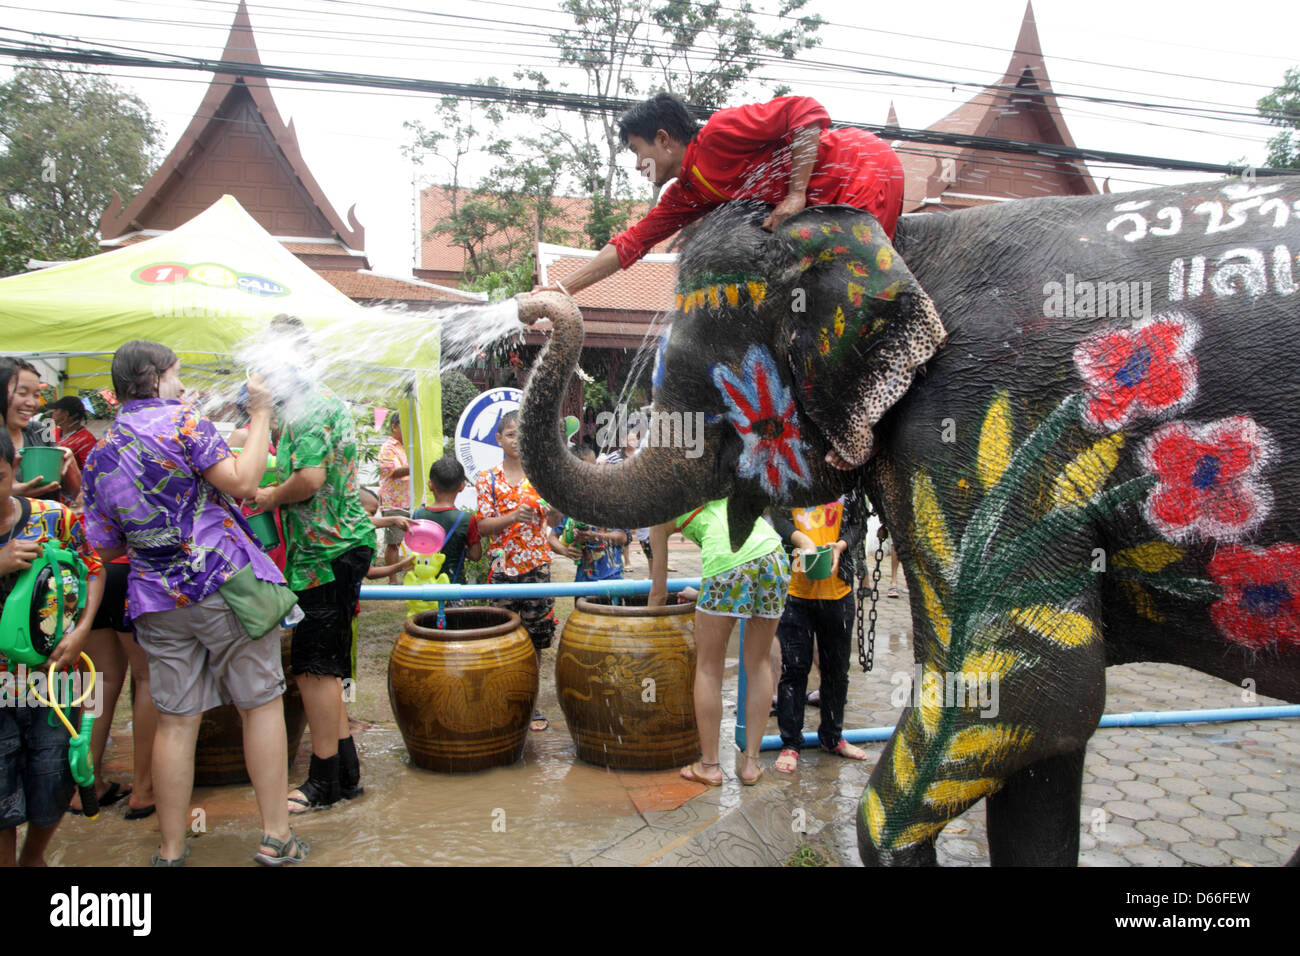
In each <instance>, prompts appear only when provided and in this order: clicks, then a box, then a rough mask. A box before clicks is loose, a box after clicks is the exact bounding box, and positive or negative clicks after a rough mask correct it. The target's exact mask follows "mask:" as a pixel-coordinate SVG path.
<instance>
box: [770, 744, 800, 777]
mask: <svg viewBox="0 0 1300 956" xmlns="http://www.w3.org/2000/svg"><path fill="white" fill-rule="evenodd" d="M786 757H793V758H794V763H792V764H789V765H788V766H785V767H783V766H781V761H782V760H784V759H785V758H786ZM772 769H774V770H775V771H776V772H777V773H794V772H795V771H796V770H798V769H799V751H797V750H795V749H793V748H791V747H786V748H785V749H784V750H782V751H781V753H780V755H778V756H777V758H776V763H774V764H772Z"/></svg>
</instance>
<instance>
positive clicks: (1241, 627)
mask: <svg viewBox="0 0 1300 956" xmlns="http://www.w3.org/2000/svg"><path fill="white" fill-rule="evenodd" d="M1210 577H1211V578H1213V579H1214V583H1215V584H1217V585H1219V587H1221V588H1223V597H1222V598H1220V599H1219V600H1218V601H1216V602H1214V604H1212V605H1210V619H1211V620H1213V621H1214V624H1215V626H1216V627H1217V628H1218V629H1219V631H1220V632H1221V633H1222V634H1223V636H1224V637H1226V638H1227V639H1228V640H1230V641H1232V642H1234V643H1236V644H1244V645H1246V646H1247V647H1253V648H1265V647H1269V646H1271V645H1272V644H1274V643H1279V644H1291V645H1300V545H1294V544H1275V545H1273V547H1271V548H1244V547H1238V546H1235V545H1234V546H1229V547H1226V548H1219V549H1218V550H1217V551H1216V552H1215V554H1214V557H1213V558H1211V559H1210Z"/></svg>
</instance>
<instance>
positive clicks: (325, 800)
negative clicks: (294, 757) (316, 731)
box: [289, 754, 343, 816]
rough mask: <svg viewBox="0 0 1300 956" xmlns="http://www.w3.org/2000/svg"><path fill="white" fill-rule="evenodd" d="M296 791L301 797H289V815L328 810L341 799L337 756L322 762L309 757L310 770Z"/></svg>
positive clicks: (314, 756)
mask: <svg viewBox="0 0 1300 956" xmlns="http://www.w3.org/2000/svg"><path fill="white" fill-rule="evenodd" d="M298 790H299V791H300V792H301V793H302V796H301V797H290V798H289V802H290V803H292V804H293V806H294V808H293V809H292V810H290V811H289V814H290V815H291V816H292V815H295V814H299V813H310V812H312V811H313V810H328V809H329V808H330V807H332V806H334V804H336V803H338V802H339V800H341V799H342V798H343V794H342V788H341V787H340V786H339V755H338V754H335V755H334V756H333V757H329V758H327V759H325V760H322V759H321V758H320V757H317V756H316V755H315V754H312V755H311V769H310V770H309V771H308V773H307V782H306V783H304V784H303V785H302V786H301V787H299V788H298Z"/></svg>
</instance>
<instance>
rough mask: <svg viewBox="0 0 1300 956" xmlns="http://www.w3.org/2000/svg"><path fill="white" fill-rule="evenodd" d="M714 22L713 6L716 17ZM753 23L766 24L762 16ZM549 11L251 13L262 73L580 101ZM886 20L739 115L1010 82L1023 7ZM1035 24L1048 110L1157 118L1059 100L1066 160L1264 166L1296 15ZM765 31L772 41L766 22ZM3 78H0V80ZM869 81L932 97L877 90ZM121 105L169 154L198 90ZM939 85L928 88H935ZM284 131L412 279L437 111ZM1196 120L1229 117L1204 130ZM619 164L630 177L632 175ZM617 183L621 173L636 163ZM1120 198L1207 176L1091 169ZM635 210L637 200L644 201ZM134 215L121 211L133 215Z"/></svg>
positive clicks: (835, 107) (338, 105)
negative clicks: (156, 129)
mask: <svg viewBox="0 0 1300 956" xmlns="http://www.w3.org/2000/svg"><path fill="white" fill-rule="evenodd" d="M724 2H725V0H724ZM759 5H763V6H769V7H770V6H773V5H774V4H771V3H768V4H762V2H761V0H760V3H759ZM553 6H554V4H551V3H546V2H544V0H515V2H487V0H457V2H450V0H376V2H374V3H362V2H344V0H273V2H254V3H252V4H250V7H249V10H250V15H251V18H252V23H253V30H254V33H255V36H256V38H257V42H258V46H259V49H260V51H261V56H262V61H263V62H264V63H266V64H268V65H276V66H280V65H283V66H292V67H299V68H318V69H326V70H348V71H353V72H361V73H375V74H383V75H389V76H400V77H420V78H424V79H432V80H446V81H455V82H472V81H474V80H476V79H480V78H484V77H487V76H488V75H496V76H497V77H499V78H500V79H502V80H503V81H508V82H513V81H510V79H509V77H510V74H511V73H512V72H513V70H515V69H517V68H518V67H519V66H521V65H526V66H531V67H534V68H543V69H546V70H547V72H548V74H549V75H550V76H551V78H552V82H553V83H554V84H556V85H558V84H559V83H561V82H565V81H567V82H568V83H569V84H570V89H573V90H575V91H577V92H581V91H583V88H582V85H581V79H580V77H576V76H572V75H569V74H566V73H564V72H563V71H561V70H560V69H559V68H558V67H556V66H555V65H554V55H553V52H552V50H553V48H552V47H551V46H550V45H549V44H548V42H547V40H546V34H547V32H548V30H549V29H550V28H553V27H555V26H558V25H560V24H562V23H563V22H564V18H563V17H561V16H560V15H558V14H556V13H554V12H553V10H552V9H551V8H552V7H553ZM885 7H886V5H881V4H865V3H861V2H856V0H855V2H836V0H813V2H812V3H811V4H810V7H809V9H810V10H812V11H814V12H817V13H820V14H821V16H823V17H824V18H825V19H826V20H828V21H830V24H831V25H829V26H827V27H824V28H823V30H822V34H821V35H822V37H823V42H822V46H821V47H820V48H817V49H814V50H811V51H807V52H806V53H805V54H803V56H802V57H801V59H802V60H806V61H809V63H808V64H807V65H800V64H793V63H780V64H774V65H772V66H770V67H764V68H762V69H760V71H759V73H760V76H761V80H759V81H758V82H756V83H754V84H753V86H752V87H751V95H750V96H749V97H745V98H738V99H737V102H743V101H745V100H746V99H748V100H751V101H753V100H760V99H765V98H766V95H765V94H766V93H767V91H769V90H770V89H771V88H772V87H773V86H774V85H775V84H776V83H785V84H787V85H789V86H791V87H793V88H794V92H797V93H801V94H806V95H811V96H815V97H817V98H818V99H819V100H821V101H822V102H823V103H824V104H825V105H826V107H827V108H828V109H829V110H830V113H831V115H832V117H834V118H835V119H837V120H846V121H859V122H883V121H884V118H885V114H886V111H887V110H888V107H889V104H890V102H891V101H892V102H893V103H894V104H895V107H896V109H897V111H898V117H899V121H900V123H901V125H902V126H904V127H925V126H928V125H930V124H931V123H933V122H935V121H936V120H938V119H939V118H941V117H942V116H943V115H944V114H946V113H947V112H949V111H950V110H952V109H953V108H954V107H956V106H957V105H959V104H960V103H962V102H964V101H965V100H967V99H969V98H970V97H971V96H972V95H974V92H975V91H974V90H973V89H971V88H970V87H968V86H966V87H964V86H961V85H957V84H962V83H976V84H982V83H992V82H994V81H995V80H997V79H999V78H1000V77H1001V76H1002V73H1003V72H1004V70H1005V69H1006V66H1007V62H1008V59H1009V55H1010V50H1011V49H1012V47H1013V46H1014V43H1015V40H1016V37H1017V35H1018V33H1019V30H1020V25H1021V21H1022V19H1023V17H1024V12H1025V4H1024V0H981V2H980V3H978V4H974V3H970V2H969V0H961V2H957V0H911V2H910V3H906V4H890V5H888V6H887V10H886V12H884V13H882V12H881V11H882V9H885ZM235 8H236V4H235V3H234V2H230V0H180V2H176V0H173V2H167V3H157V2H153V0H109V2H104V0H97V2H95V0H61V2H58V3H53V2H49V0H45V2H26V3H25V2H23V0H16V2H11V3H3V4H0V9H3V10H4V15H3V18H0V22H2V23H3V28H0V37H4V38H5V39H24V40H27V39H31V38H32V37H31V34H32V33H45V34H52V35H62V36H69V37H76V38H79V39H81V40H83V41H85V42H86V43H89V44H93V45H96V46H107V45H109V44H114V45H117V46H120V47H128V48H130V49H131V50H134V51H141V52H146V53H156V54H171V55H186V56H198V57H213V58H215V57H217V56H218V55H219V54H220V52H221V50H222V47H223V46H224V44H225V40H226V35H227V33H228V31H229V27H230V23H231V21H232V20H233V18H234V12H235ZM1034 13H1035V19H1036V22H1037V26H1038V33H1039V38H1040V40H1041V43H1042V48H1043V53H1044V56H1045V57H1046V61H1047V68H1048V72H1049V76H1050V78H1051V81H1052V85H1053V88H1054V89H1055V90H1056V92H1057V93H1058V94H1066V93H1071V94H1081V95H1085V96H1093V97H1103V98H1113V99H1125V100H1136V101H1141V102H1143V103H1148V104H1153V105H1154V104H1159V105H1160V106H1162V107H1164V108H1165V109H1166V110H1167V111H1157V110H1154V109H1150V108H1146V109H1136V108H1127V107H1120V106H1117V105H1113V104H1101V103H1095V102H1088V101H1085V100H1081V99H1071V98H1062V99H1061V100H1060V101H1059V103H1060V107H1061V110H1062V112H1063V114H1064V116H1065V119H1066V122H1067V124H1068V126H1069V128H1070V131H1071V133H1072V134H1073V136H1074V140H1075V143H1076V144H1077V145H1079V146H1085V147H1091V148H1096V149H1105V150H1114V151H1122V152H1128V153H1137V154H1143V155H1150V156H1159V157H1170V158H1177V159H1188V160H1199V161H1203V162H1214V163H1226V162H1234V161H1236V160H1238V159H1240V158H1243V157H1244V158H1245V159H1246V160H1247V161H1249V162H1255V163H1259V162H1262V160H1263V158H1264V155H1265V151H1266V150H1265V146H1264V143H1265V141H1266V140H1267V139H1268V137H1269V136H1270V135H1271V134H1272V130H1271V128H1270V127H1267V126H1264V125H1261V124H1260V123H1258V122H1257V121H1256V122H1252V121H1251V117H1252V116H1253V115H1254V113H1255V101H1256V100H1257V99H1258V98H1259V97H1260V96H1261V95H1264V94H1265V93H1267V92H1268V91H1269V90H1270V89H1272V88H1273V87H1274V86H1276V85H1277V84H1278V83H1280V82H1281V80H1282V77H1283V74H1284V72H1285V70H1286V69H1287V68H1288V67H1290V66H1296V65H1300V43H1297V37H1300V3H1296V2H1294V0H1264V2H1259V3H1253V4H1240V5H1233V4H1225V3H1223V2H1221V0H1218V2H1209V0H1180V2H1169V0H1158V2H1147V0H1143V2H1135V0H1083V2H1077V0H1036V2H1035V3H1034ZM762 23H763V25H764V26H769V25H772V21H771V20H768V21H762ZM13 62H14V61H12V60H9V59H7V58H3V59H0V77H4V78H7V77H8V76H9V75H10V74H11V73H12V65H13ZM854 68H857V69H858V70H860V69H862V68H867V69H875V70H893V71H897V72H900V73H908V74H915V75H918V76H921V77H925V78H926V79H908V78H896V77H880V76H875V75H867V74H863V73H861V72H855V71H854ZM107 72H109V73H110V75H111V76H112V78H113V79H114V80H115V81H116V82H118V83H120V84H122V85H123V86H126V87H128V88H130V89H132V90H134V91H135V92H136V93H137V94H138V95H139V96H140V97H141V98H142V99H143V100H144V101H145V102H146V103H147V104H148V106H149V108H150V109H151V111H152V112H153V115H154V116H155V118H156V119H157V120H159V121H160V123H161V124H162V125H163V127H164V129H165V139H166V146H167V147H168V148H170V147H171V146H172V145H173V144H174V143H175V142H176V140H177V138H179V136H180V135H181V133H182V132H183V131H184V129H185V126H186V124H187V123H188V122H189V120H190V118H191V116H193V114H194V111H195V109H196V108H197V106H198V104H199V101H200V99H201V98H202V96H203V93H204V90H205V89H206V87H207V84H208V82H209V79H210V77H208V76H207V75H204V74H200V73H195V72H179V71H139V70H127V69H124V68H118V69H113V70H110V71H107ZM936 81H941V82H936ZM271 86H272V90H273V92H274V95H275V99H276V103H277V104H278V106H279V109H280V113H281V115H282V116H283V117H284V119H285V120H286V122H287V121H288V120H290V119H292V120H293V121H294V124H295V128H296V130H297V133H298V139H299V142H300V144H301V146H302V151H303V155H304V156H305V157H306V160H307V163H308V164H309V166H310V167H311V170H312V172H313V174H314V175H315V176H316V178H317V180H318V181H319V182H320V184H321V185H322V187H323V188H324V190H325V192H326V194H327V195H328V196H329V198H330V199H331V201H332V202H333V203H334V205H335V207H336V209H337V210H338V212H339V214H340V215H342V216H346V214H347V209H348V207H349V206H351V205H352V204H353V203H356V205H357V217H358V219H359V220H360V222H361V223H362V225H364V226H365V228H366V244H367V249H366V251H367V253H368V254H369V256H370V259H371V263H372V265H373V267H374V268H375V270H376V271H379V272H384V273H388V274H393V275H407V274H409V270H410V268H411V266H412V263H413V253H414V235H415V219H414V216H415V205H414V190H413V188H412V181H413V176H414V175H415V172H414V170H413V169H412V166H411V164H410V163H409V161H408V160H406V159H405V157H403V156H402V154H401V146H402V145H403V144H404V143H406V142H408V140H409V135H408V134H407V133H406V131H404V130H403V129H402V121H403V120H407V119H419V118H422V117H423V118H425V119H426V120H427V119H428V118H429V115H430V113H431V110H432V105H433V103H434V102H435V98H434V97H431V96H415V95H407V94H400V93H392V92H387V91H375V90H367V91H359V90H350V89H347V88H341V87H336V86H320V85H312V84H301V85H300V84H286V83H280V82H272V84H271ZM1191 107H1196V108H1201V109H1207V110H1216V111H1222V113H1223V114H1242V115H1236V116H1230V115H1225V116H1224V118H1220V119H1213V118H1209V117H1207V116H1204V115H1196V114H1191V113H1188V112H1187V111H1186V110H1187V109H1188V108H1191ZM629 160H630V157H629ZM628 167H629V168H631V164H630V162H629V164H628ZM1093 172H1094V174H1095V175H1096V176H1097V177H1098V178H1099V180H1100V179H1101V178H1104V177H1107V176H1109V177H1110V178H1111V188H1112V189H1114V190H1116V191H1119V190H1125V189H1136V188H1142V187H1143V186H1145V185H1148V184H1158V183H1164V182H1173V181H1187V180H1189V179H1198V178H1212V177H1210V176H1205V175H1196V174H1193V175H1190V176H1189V175H1187V174H1180V175H1175V174H1167V173H1161V172H1158V171H1155V170H1145V169H1144V170H1133V169H1110V168H1102V167H1093ZM647 195H648V191H647ZM126 198H128V200H129V198H130V197H126Z"/></svg>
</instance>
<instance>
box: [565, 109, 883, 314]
mask: <svg viewBox="0 0 1300 956" xmlns="http://www.w3.org/2000/svg"><path fill="white" fill-rule="evenodd" d="M830 122H831V120H830V115H829V114H828V113H827V112H826V110H825V109H823V108H822V105H821V104H820V103H818V102H817V101H816V100H814V99H811V98H810V97H806V96H782V97H778V98H777V99H774V100H772V101H771V102H770V103H762V104H754V105H752V106H738V107H735V108H732V109H725V110H718V111H717V112H716V113H714V114H713V116H712V117H711V118H710V119H709V121H708V122H707V123H705V124H704V126H703V127H700V126H699V125H698V124H697V123H696V122H695V118H694V117H692V116H691V114H690V113H689V112H688V111H687V109H686V106H685V104H684V103H683V102H682V101H681V100H680V99H678V98H677V97H676V96H673V95H672V94H671V93H660V94H658V95H657V96H655V97H653V98H651V99H649V100H646V101H645V102H644V103H642V104H640V105H639V106H635V107H633V108H632V109H630V110H628V111H627V112H626V113H624V114H623V116H622V117H621V118H620V119H619V135H620V137H621V138H622V140H623V143H624V144H625V145H626V146H627V147H628V148H629V149H631V150H632V152H634V153H635V154H636V157H637V168H638V169H640V170H641V172H642V174H643V175H645V176H646V177H647V178H649V179H650V181H651V182H653V183H654V184H655V186H656V187H662V186H663V185H664V184H665V183H668V182H669V180H676V181H675V182H673V183H672V184H671V185H669V186H668V188H667V189H664V190H663V192H662V193H661V194H660V196H659V201H658V202H657V203H656V205H655V207H654V208H653V209H651V210H650V212H649V213H648V214H647V215H646V217H645V218H644V219H642V220H641V221H640V222H639V223H637V224H636V225H634V226H632V228H630V229H628V230H626V231H625V232H622V233H620V234H619V235H617V236H615V237H614V238H613V239H611V240H610V242H609V244H608V245H607V246H605V248H603V249H601V250H600V252H599V253H598V254H597V255H596V257H595V258H594V259H592V260H591V262H589V263H587V265H585V266H583V267H582V268H580V269H578V270H577V271H576V272H574V273H573V274H572V275H571V276H569V277H568V278H567V279H566V280H565V281H564V291H567V292H569V293H570V294H572V293H574V292H577V291H578V290H579V289H585V288H586V287H587V286H589V285H592V284H593V283H596V282H599V281H600V280H601V279H604V278H606V277H607V276H611V275H613V274H614V273H615V272H617V271H618V270H619V269H620V268H624V269H626V268H627V267H628V266H630V265H631V264H632V263H633V262H635V261H636V260H637V259H640V258H641V257H642V256H643V255H645V254H646V252H648V251H649V250H650V249H651V248H652V247H653V246H654V245H655V243H657V242H661V241H662V240H664V239H667V238H668V237H669V236H671V235H672V234H673V233H675V232H676V231H677V230H678V229H680V228H681V227H682V226H684V225H686V224H687V223H689V222H691V221H693V220H695V219H698V218H700V217H701V216H703V215H704V214H706V213H707V212H709V211H710V210H712V209H714V208H716V207H717V206H720V205H722V204H723V203H725V202H728V201H730V200H732V199H753V200H759V201H761V202H767V203H771V204H772V205H774V206H775V208H774V209H773V210H772V213H771V215H769V216H768V218H767V219H766V220H765V221H764V222H763V228H765V229H769V230H771V229H775V228H776V227H777V226H778V225H780V224H781V222H782V221H784V220H785V219H787V218H788V217H790V216H792V215H794V214H795V213H797V212H799V211H800V210H801V209H803V208H804V207H806V206H824V205H846V206H853V207H855V208H857V209H862V210H864V211H866V212H869V213H871V214H872V215H873V216H875V217H876V219H878V220H879V221H880V224H881V226H883V227H884V229H885V232H886V233H887V234H888V235H889V237H890V238H891V239H892V238H893V235H894V227H895V226H896V225H897V223H898V216H899V213H901V212H902V205H903V167H902V164H901V163H900V162H899V161H898V157H897V156H896V155H895V154H894V151H893V150H892V149H890V148H889V146H888V144H886V143H885V142H884V141H883V140H881V139H879V138H877V137H876V136H873V135H872V134H871V133H868V132H866V131H865V130H860V129H835V130H833V129H830V128H829V127H830Z"/></svg>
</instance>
